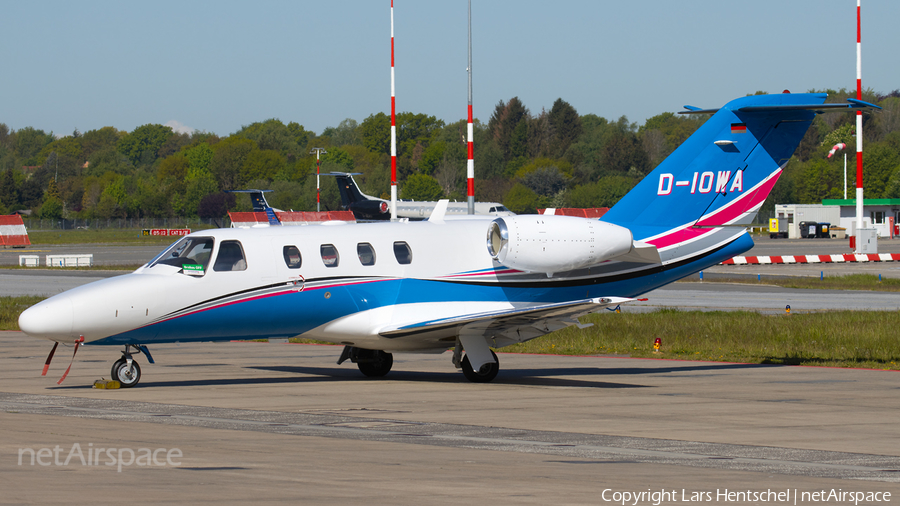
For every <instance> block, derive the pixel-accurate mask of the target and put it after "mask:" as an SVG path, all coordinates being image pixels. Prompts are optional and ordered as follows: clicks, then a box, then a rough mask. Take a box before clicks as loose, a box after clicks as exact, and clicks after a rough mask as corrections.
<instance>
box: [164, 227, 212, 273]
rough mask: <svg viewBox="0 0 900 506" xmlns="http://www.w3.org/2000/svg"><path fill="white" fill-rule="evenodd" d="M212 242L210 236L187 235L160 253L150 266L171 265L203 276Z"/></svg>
mask: <svg viewBox="0 0 900 506" xmlns="http://www.w3.org/2000/svg"><path fill="white" fill-rule="evenodd" d="M214 242H215V241H214V240H213V238H212V237H191V236H187V237H185V238H184V239H182V240H180V241H178V242H177V243H175V244H174V245H173V246H172V247H170V248H169V249H168V250H167V251H166V252H165V253H163V254H162V255H160V256H159V257H158V259H157V260H156V262H155V263H154V264H153V265H151V266H150V267H153V266H154V265H158V264H164V265H172V266H175V267H179V268H181V269H182V271H183V272H184V273H185V274H188V275H190V276H203V275H204V274H205V273H206V266H207V265H209V259H210V256H211V255H212V249H213V243H214Z"/></svg>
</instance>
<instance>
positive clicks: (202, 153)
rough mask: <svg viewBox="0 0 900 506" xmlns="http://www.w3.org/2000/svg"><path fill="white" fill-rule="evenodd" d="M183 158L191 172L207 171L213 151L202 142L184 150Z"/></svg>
mask: <svg viewBox="0 0 900 506" xmlns="http://www.w3.org/2000/svg"><path fill="white" fill-rule="evenodd" d="M184 156H185V157H186V158H187V160H188V165H189V166H190V168H191V169H193V170H209V165H210V163H212V158H213V149H212V148H211V147H210V146H209V144H207V143H205V142H202V143H200V144H197V145H196V146H193V147H191V148H188V149H186V150H184Z"/></svg>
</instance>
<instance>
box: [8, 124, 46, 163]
mask: <svg viewBox="0 0 900 506" xmlns="http://www.w3.org/2000/svg"><path fill="white" fill-rule="evenodd" d="M51 142H53V134H48V133H45V132H44V131H43V130H37V129H35V128H32V127H25V128H20V129H19V130H18V131H17V132H16V133H15V148H14V152H15V154H16V157H18V158H19V159H20V160H23V164H24V165H38V164H39V163H42V162H43V161H44V160H40V161H39V160H38V158H37V155H38V153H40V152H41V150H42V149H44V146H46V145H47V144H50V143H51Z"/></svg>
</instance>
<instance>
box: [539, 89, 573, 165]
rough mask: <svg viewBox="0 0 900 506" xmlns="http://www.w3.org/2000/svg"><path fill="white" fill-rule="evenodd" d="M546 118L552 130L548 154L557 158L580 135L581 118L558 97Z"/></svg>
mask: <svg viewBox="0 0 900 506" xmlns="http://www.w3.org/2000/svg"><path fill="white" fill-rule="evenodd" d="M547 119H548V121H549V122H550V128H551V131H552V132H553V134H552V139H551V141H550V154H551V155H552V156H554V157H557V158H559V157H562V156H563V155H564V154H565V153H566V150H568V149H569V146H570V145H571V144H572V143H573V142H575V140H576V139H578V136H580V135H581V118H580V117H579V116H578V112H577V111H576V110H575V108H574V107H572V106H571V105H570V104H569V103H568V102H566V101H565V100H563V99H561V98H558V99H556V102H553V107H552V108H551V109H550V113H549V115H548V118H547Z"/></svg>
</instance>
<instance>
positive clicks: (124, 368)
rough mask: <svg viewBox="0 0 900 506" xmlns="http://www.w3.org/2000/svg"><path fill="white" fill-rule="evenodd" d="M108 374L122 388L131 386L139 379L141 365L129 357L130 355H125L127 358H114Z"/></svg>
mask: <svg viewBox="0 0 900 506" xmlns="http://www.w3.org/2000/svg"><path fill="white" fill-rule="evenodd" d="M109 374H110V375H111V376H112V379H114V380H116V381H118V382H119V384H120V385H121V386H122V388H131V387H133V386H135V385H137V384H138V382H139V381H140V380H141V366H139V365H138V363H137V362H135V361H134V360H133V359H132V358H131V355H127V358H126V357H122V358H120V359H119V360H116V362H115V363H114V364H113V366H112V370H110V372H109Z"/></svg>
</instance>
